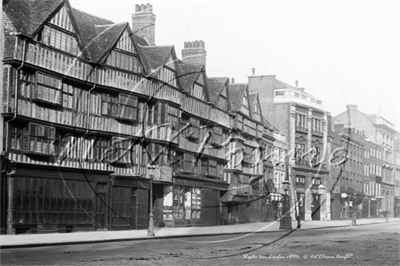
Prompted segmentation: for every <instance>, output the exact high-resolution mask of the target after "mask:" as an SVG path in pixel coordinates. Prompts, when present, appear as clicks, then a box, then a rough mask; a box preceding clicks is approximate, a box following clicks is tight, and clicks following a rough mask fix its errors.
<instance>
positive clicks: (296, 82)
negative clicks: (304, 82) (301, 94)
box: [294, 80, 299, 88]
mask: <svg viewBox="0 0 400 266" xmlns="http://www.w3.org/2000/svg"><path fill="white" fill-rule="evenodd" d="M294 83H295V84H296V88H297V86H299V81H298V80H296V81H295V82H294Z"/></svg>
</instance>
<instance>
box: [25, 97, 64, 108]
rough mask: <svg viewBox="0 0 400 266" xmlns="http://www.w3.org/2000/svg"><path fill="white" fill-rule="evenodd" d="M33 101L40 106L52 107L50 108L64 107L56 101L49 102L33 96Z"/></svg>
mask: <svg viewBox="0 0 400 266" xmlns="http://www.w3.org/2000/svg"><path fill="white" fill-rule="evenodd" d="M32 102H34V103H36V104H38V105H40V106H45V107H50V108H54V109H63V106H62V105H61V104H58V103H54V102H48V101H46V100H42V99H37V98H36V99H35V98H32Z"/></svg>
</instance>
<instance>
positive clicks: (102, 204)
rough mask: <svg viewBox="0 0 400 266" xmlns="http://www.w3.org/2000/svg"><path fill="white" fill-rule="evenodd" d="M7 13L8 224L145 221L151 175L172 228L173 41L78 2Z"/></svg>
mask: <svg viewBox="0 0 400 266" xmlns="http://www.w3.org/2000/svg"><path fill="white" fill-rule="evenodd" d="M4 11H5V12H4V13H5V14H4V33H5V38H4V42H5V52H4V77H5V79H4V81H5V82H4V83H3V88H2V89H3V99H2V116H3V117H4V118H5V124H4V128H5V156H4V159H5V163H4V164H3V166H4V168H5V169H4V170H5V171H4V174H3V175H2V182H3V183H2V184H4V187H5V188H6V189H5V191H4V192H5V194H6V195H7V198H6V199H5V200H6V202H7V205H6V206H3V208H2V213H1V214H2V215H1V216H2V217H6V219H3V220H2V229H3V230H6V231H7V233H11V234H15V233H22V232H45V231H46V232H65V231H79V230H96V229H111V230H116V229H136V228H145V227H147V225H148V214H149V207H148V205H149V198H148V197H149V180H150V178H151V179H153V180H154V183H155V185H154V192H155V193H153V200H154V203H155V208H154V210H155V223H156V224H160V223H162V221H163V217H164V210H163V204H162V201H163V193H164V187H165V186H171V185H172V163H171V162H172V161H173V159H174V156H175V151H176V148H177V147H178V140H179V137H178V129H179V125H180V120H179V116H180V111H179V110H180V105H181V98H182V97H181V89H180V85H179V79H177V68H178V66H177V64H176V56H175V53H174V50H173V47H172V46H171V47H147V46H148V45H147V42H146V40H144V39H142V38H141V37H139V36H135V35H134V34H133V32H132V30H131V28H130V26H129V24H128V23H118V24H115V23H113V22H112V21H109V20H106V19H102V18H99V17H96V16H93V15H90V14H87V13H86V12H83V11H80V10H77V9H74V8H72V7H71V6H70V4H69V2H68V1H61V0H58V1H46V0H44V1H29V0H14V1H9V2H8V3H7V4H6V5H5V7H4ZM149 164H150V165H156V167H155V169H154V170H153V171H152V172H151V173H149V172H148V171H147V165H149ZM2 173H3V172H2ZM150 175H151V176H150Z"/></svg>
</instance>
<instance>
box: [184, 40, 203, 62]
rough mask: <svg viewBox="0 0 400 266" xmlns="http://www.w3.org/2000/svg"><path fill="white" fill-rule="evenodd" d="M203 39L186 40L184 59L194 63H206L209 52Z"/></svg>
mask: <svg viewBox="0 0 400 266" xmlns="http://www.w3.org/2000/svg"><path fill="white" fill-rule="evenodd" d="M204 47H205V43H204V42H203V41H198V40H197V41H190V42H184V48H183V49H182V61H183V62H185V63H186V64H192V65H204V66H205V65H206V56H207V52H206V51H205V49H204Z"/></svg>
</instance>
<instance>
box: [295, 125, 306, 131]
mask: <svg viewBox="0 0 400 266" xmlns="http://www.w3.org/2000/svg"><path fill="white" fill-rule="evenodd" d="M296 131H300V132H304V133H307V132H308V128H306V127H300V126H296Z"/></svg>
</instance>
